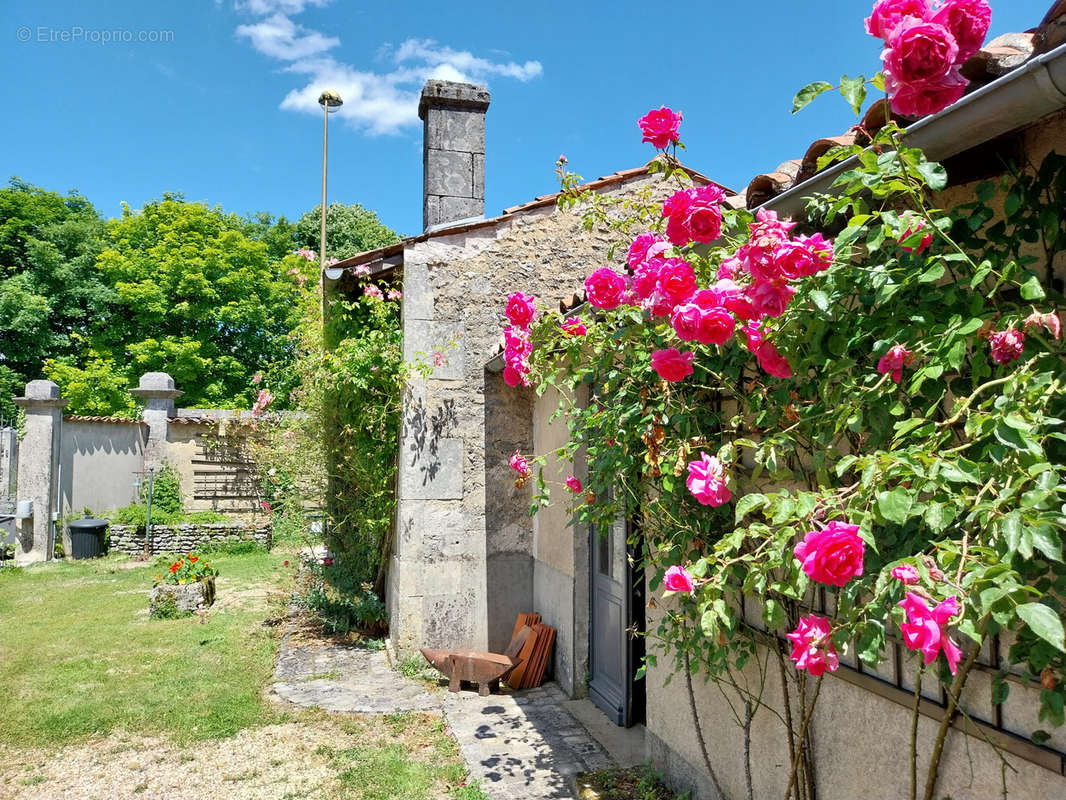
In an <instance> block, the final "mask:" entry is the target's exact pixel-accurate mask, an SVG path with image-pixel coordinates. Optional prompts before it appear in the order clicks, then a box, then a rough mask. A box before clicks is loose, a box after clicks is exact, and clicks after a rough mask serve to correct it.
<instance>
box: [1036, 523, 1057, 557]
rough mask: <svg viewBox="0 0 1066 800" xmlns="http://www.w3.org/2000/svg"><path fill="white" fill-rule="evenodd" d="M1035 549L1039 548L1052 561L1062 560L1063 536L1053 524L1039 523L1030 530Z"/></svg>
mask: <svg viewBox="0 0 1066 800" xmlns="http://www.w3.org/2000/svg"><path fill="white" fill-rule="evenodd" d="M1028 534H1029V540H1030V541H1031V542H1032V544H1033V549H1035V550H1039V551H1040V552H1041V553H1043V554H1044V555H1045V556H1047V558H1048V559H1049V560H1051V561H1059V562H1061V561H1062V537H1061V536H1059V532H1058V531H1057V530H1055V528H1054V527H1052V526H1051V525H1047V524H1044V525H1037V526H1036V527H1034V528H1030V529H1029V531H1028Z"/></svg>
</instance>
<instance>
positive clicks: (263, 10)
mask: <svg viewBox="0 0 1066 800" xmlns="http://www.w3.org/2000/svg"><path fill="white" fill-rule="evenodd" d="M327 3H329V0H238V1H237V4H236V5H237V10H238V11H247V12H248V13H250V14H255V15H256V16H257V17H266V16H269V15H270V14H278V13H280V14H290V15H291V14H299V13H300V12H301V11H303V10H304V9H305V8H309V7H315V6H317V7H319V8H321V7H322V6H324V5H326V4H327Z"/></svg>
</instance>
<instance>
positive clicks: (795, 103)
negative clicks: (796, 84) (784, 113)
mask: <svg viewBox="0 0 1066 800" xmlns="http://www.w3.org/2000/svg"><path fill="white" fill-rule="evenodd" d="M832 88H833V84H831V83H826V82H825V81H815V82H814V83H808V84H807V85H806V86H804V87H803V88H802V89H800V90H799V91H798V92H796V96H795V97H794V98H793V99H792V113H793V114H796V113H798V112H800V111H802V110H803V109H805V108H806V107H807V106H808V105H810V103H811V101H812V100H814V98H816V97H817V96H818V95H820V94H822V93H824V92H828V91H829V90H830V89H832Z"/></svg>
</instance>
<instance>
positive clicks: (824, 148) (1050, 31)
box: [727, 0, 1066, 209]
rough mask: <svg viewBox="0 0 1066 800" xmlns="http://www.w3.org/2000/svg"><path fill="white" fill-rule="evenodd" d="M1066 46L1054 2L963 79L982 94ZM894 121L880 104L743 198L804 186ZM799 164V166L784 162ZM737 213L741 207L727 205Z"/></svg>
mask: <svg viewBox="0 0 1066 800" xmlns="http://www.w3.org/2000/svg"><path fill="white" fill-rule="evenodd" d="M1063 42H1066V0H1056V2H1054V3H1053V4H1052V6H1051V8H1050V10H1049V11H1048V13H1047V15H1046V16H1045V17H1044V20H1043V22H1041V23H1040V25H1039V26H1037V27H1036V28H1034V29H1032V30H1030V31H1026V32H1024V33H1007V34H1003V35H1002V36H997V37H996V38H995V39H993V40H991V41H990V42H988V43H987V44H986V45H985V46H984V47H983V48H981V50H980V51H979V52H978V53H977V54H976V55H975V56H973V57H972V58H971V59H969V60H968V61H967V62H966V63H965V64H964V65H963V74H964V75H965V76H966V77H967V78H969V80H970V81H971V84H970V88H969V91H974V90H976V89H979V88H980V87H981V86H983V85H984V84H986V83H990V82H992V81H994V80H996V79H997V78H1001V77H1002V76H1004V75H1006V74H1007V73H1009V72H1011V71H1012V70H1014V69H1017V68H1018V67H1020V66H1021V65H1022V64H1024V63H1026V62H1027V61H1028V60H1029V59H1031V58H1032V57H1033V56H1034V55H1039V54H1040V53H1043V52H1047V51H1048V50H1051V49H1053V48H1055V47H1057V46H1059V45H1061V44H1062V43H1063ZM889 115H891V117H892V118H893V119H895V120H896V121H897V122H900V123H903V122H904V120H903V118H902V117H899V116H897V115H895V114H891V112H890V110H889V109H888V104H887V102H886V101H885V100H884V99H883V98H882V99H880V100H878V101H877V102H875V103H874V104H873V105H872V106H870V108H869V109H868V110H867V112H866V114H865V115H864V116H863V118H862V121H861V122H860V124H859V125H858V126H856V128H854V129H852V130H851V131H849V132H848V133H846V134H844V135H843V136H833V137H828V138H825V139H818V140H816V141H814V142H813V143H812V144H811V145H810V147H808V148H807V152H806V153H805V154H804V156H803V159H802V161H801V162H800V163H801V168H800V171H799V174H798V175H796V174H792V173H791V172H790V171H789V170H787V169H784V168H783V167H778V168H777V169H776V170H774V171H773V172H767V173H763V174H761V175H756V176H755V177H754V178H752V180H751V182H750V183H749V184H748V185H747V187H745V189H744V190H742V191H741V192H740V196H742V197H743V198H744V199H745V201H746V204H747V207H748V208H749V209H752V208H755V207H756V206H760V205H762V204H763V203H765V202H767V201H769V200H772V199H773V198H774V197H776V196H777V195H779V194H782V193H783V192H785V191H787V190H788V189H791V188H792V187H793V186H795V185H797V184H800V183H803V182H804V181H806V180H808V179H809V178H811V177H813V176H814V175H816V174H817V173H818V171H819V170H818V165H817V162H818V159H819V158H820V157H821V156H823V155H824V154H825V153H826V152H828V151H829V149H830V148H831V147H833V146H836V145H849V144H853V143H858V144H865V143H866V142H867V141H868V140H867V139H866V138H865V137H864V136H862V135H861V133H860V131H862V130H865V131H866V132H867V133H870V134H873V133H876V132H877V131H878V130H880V129H881V128H882V127H884V125H885V123H886V121H887V117H888V116H889ZM786 163H796V162H786ZM727 204H728V205H729V206H731V207H733V208H737V207H738V205H737V201H736V200H735V199H733V200H732V201H727Z"/></svg>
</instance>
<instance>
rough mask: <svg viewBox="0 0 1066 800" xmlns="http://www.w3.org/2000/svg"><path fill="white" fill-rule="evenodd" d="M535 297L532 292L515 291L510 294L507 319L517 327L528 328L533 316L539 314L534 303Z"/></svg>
mask: <svg viewBox="0 0 1066 800" xmlns="http://www.w3.org/2000/svg"><path fill="white" fill-rule="evenodd" d="M535 300H536V298H535V297H533V295H531V294H522V293H521V292H515V293H514V294H512V295H509V296H508V298H507V319H508V320H509V321H510V323H511V324H512V325H514V326H515V327H516V328H528V327H529V323H531V322H532V321H533V317H534V316H536V314H537V307H536V306H535V305H534V301H535Z"/></svg>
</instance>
